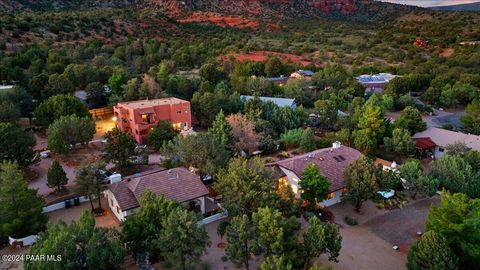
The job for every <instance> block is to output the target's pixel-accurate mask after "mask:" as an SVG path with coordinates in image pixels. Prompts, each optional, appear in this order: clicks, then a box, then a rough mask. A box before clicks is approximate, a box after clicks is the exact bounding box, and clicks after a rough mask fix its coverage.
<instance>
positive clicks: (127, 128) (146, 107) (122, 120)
mask: <svg viewBox="0 0 480 270" xmlns="http://www.w3.org/2000/svg"><path fill="white" fill-rule="evenodd" d="M113 112H114V114H115V119H116V120H115V121H116V123H115V125H116V126H117V128H118V129H120V130H122V131H124V132H128V133H130V135H131V136H132V137H133V138H134V139H135V141H136V142H137V143H139V144H142V143H145V142H146V139H147V137H148V133H149V132H150V130H151V129H152V128H154V127H155V125H156V124H157V123H158V122H159V121H167V122H169V123H171V124H172V125H173V127H174V128H175V129H177V130H187V129H189V128H191V127H192V115H191V112H190V102H188V101H185V100H182V99H178V98H174V97H169V98H161V99H151V100H148V99H147V100H137V101H129V102H120V103H118V104H117V105H116V106H114V107H113Z"/></svg>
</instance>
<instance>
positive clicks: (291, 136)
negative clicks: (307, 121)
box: [280, 128, 303, 149]
mask: <svg viewBox="0 0 480 270" xmlns="http://www.w3.org/2000/svg"><path fill="white" fill-rule="evenodd" d="M302 137H303V129H301V128H297V129H291V130H288V131H287V132H285V133H283V134H282V135H280V142H281V143H282V146H283V147H284V148H285V149H289V148H294V147H298V146H299V145H300V142H301V140H302Z"/></svg>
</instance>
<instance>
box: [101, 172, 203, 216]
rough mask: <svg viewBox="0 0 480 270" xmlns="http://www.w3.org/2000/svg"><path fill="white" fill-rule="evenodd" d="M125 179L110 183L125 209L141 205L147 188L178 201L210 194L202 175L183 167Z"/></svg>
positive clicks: (111, 189)
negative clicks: (201, 179)
mask: <svg viewBox="0 0 480 270" xmlns="http://www.w3.org/2000/svg"><path fill="white" fill-rule="evenodd" d="M125 179H126V180H123V181H120V182H118V183H113V184H110V185H108V189H109V190H110V191H111V192H112V193H113V194H114V196H115V198H116V200H117V202H118V204H119V206H120V208H122V209H123V210H124V211H125V210H129V209H132V208H136V207H139V206H140V204H139V200H140V196H141V195H142V193H143V192H144V191H145V190H146V189H149V190H151V191H153V192H154V193H155V194H158V195H160V194H162V195H163V196H165V198H167V199H170V200H174V201H177V202H186V201H190V200H193V199H196V198H199V197H202V196H205V195H207V194H208V189H207V188H206V187H205V185H204V184H203V183H202V181H200V177H198V176H197V175H196V174H194V173H192V172H190V171H189V170H187V169H186V168H182V167H179V168H174V169H170V170H163V171H158V170H156V171H152V172H151V173H143V174H140V175H138V176H136V175H134V176H133V177H132V178H125Z"/></svg>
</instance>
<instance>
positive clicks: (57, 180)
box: [47, 160, 68, 191]
mask: <svg viewBox="0 0 480 270" xmlns="http://www.w3.org/2000/svg"><path fill="white" fill-rule="evenodd" d="M67 183H68V178H67V174H66V173H65V171H64V170H63V168H62V165H60V163H59V162H58V161H57V160H54V161H53V163H52V166H50V168H48V173H47V186H48V187H49V188H55V191H61V190H62V189H63V188H64V187H65V185H66V184H67Z"/></svg>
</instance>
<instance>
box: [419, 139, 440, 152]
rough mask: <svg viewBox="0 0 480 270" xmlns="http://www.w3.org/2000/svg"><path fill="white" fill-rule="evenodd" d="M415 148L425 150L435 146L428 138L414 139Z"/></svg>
mask: <svg viewBox="0 0 480 270" xmlns="http://www.w3.org/2000/svg"><path fill="white" fill-rule="evenodd" d="M414 140H415V147H417V148H419V149H422V150H426V149H430V148H433V147H435V146H437V145H436V144H435V142H434V141H432V139H431V138H430V137H422V138H415V139H414Z"/></svg>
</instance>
